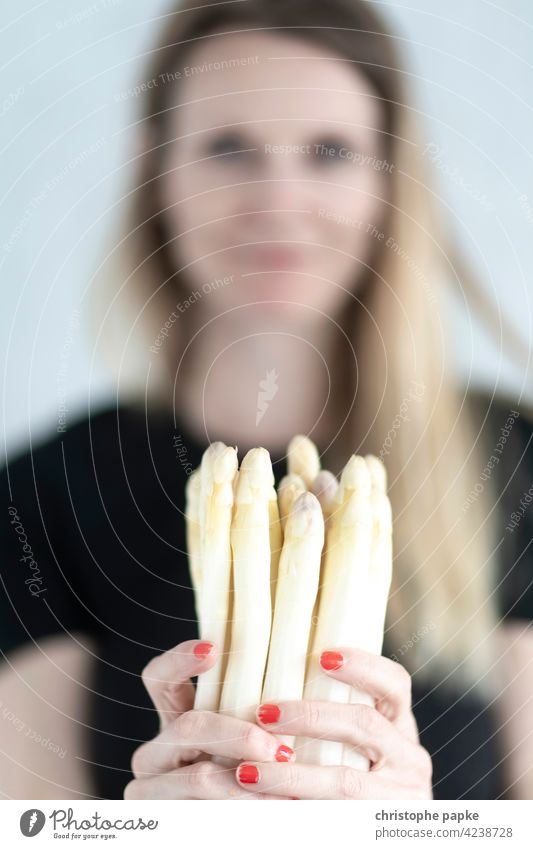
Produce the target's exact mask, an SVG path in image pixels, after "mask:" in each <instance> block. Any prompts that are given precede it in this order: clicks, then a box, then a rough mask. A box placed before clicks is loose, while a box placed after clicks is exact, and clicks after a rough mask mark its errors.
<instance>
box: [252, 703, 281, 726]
mask: <svg viewBox="0 0 533 849" xmlns="http://www.w3.org/2000/svg"><path fill="white" fill-rule="evenodd" d="M280 715H281V711H280V709H279V707H278V706H277V705H259V707H258V708H257V716H258V718H259V720H260V721H261V722H262V723H263V724H264V725H270V723H272V722H277V721H278V719H279V718H280Z"/></svg>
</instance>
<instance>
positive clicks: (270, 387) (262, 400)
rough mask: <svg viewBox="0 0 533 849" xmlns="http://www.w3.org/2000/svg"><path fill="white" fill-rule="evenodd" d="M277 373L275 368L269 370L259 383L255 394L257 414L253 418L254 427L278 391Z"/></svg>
mask: <svg viewBox="0 0 533 849" xmlns="http://www.w3.org/2000/svg"><path fill="white" fill-rule="evenodd" d="M277 380H278V373H277V371H276V369H275V368H273V369H270V370H269V371H267V373H266V377H265V378H264V379H263V380H260V381H259V392H258V393H257V413H256V416H255V426H256V427H257V425H258V424H259V422H260V421H261V419H262V418H263V416H264V415H265V413H266V411H267V410H268V405H269V403H270V401H272V399H273V397H274V395H275V394H276V392H277V391H278V389H279V386H278V384H277Z"/></svg>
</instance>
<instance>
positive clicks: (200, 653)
mask: <svg viewBox="0 0 533 849" xmlns="http://www.w3.org/2000/svg"><path fill="white" fill-rule="evenodd" d="M212 648H213V643H198V644H197V645H196V646H195V647H194V654H195V656H196V657H197V658H198V659H199V660H205V659H206V657H207V656H208V655H209V654H210V653H211V650H212Z"/></svg>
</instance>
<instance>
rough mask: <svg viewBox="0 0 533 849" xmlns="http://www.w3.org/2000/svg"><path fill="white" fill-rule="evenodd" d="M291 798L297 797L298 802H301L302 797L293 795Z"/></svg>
mask: <svg viewBox="0 0 533 849" xmlns="http://www.w3.org/2000/svg"><path fill="white" fill-rule="evenodd" d="M291 799H296V801H297V802H300V801H301V799H300V797H299V796H291Z"/></svg>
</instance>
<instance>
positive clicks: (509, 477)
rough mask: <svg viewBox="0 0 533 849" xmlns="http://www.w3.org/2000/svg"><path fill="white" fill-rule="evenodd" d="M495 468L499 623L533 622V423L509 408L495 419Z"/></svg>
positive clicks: (524, 412)
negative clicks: (496, 449) (512, 621)
mask: <svg viewBox="0 0 533 849" xmlns="http://www.w3.org/2000/svg"><path fill="white" fill-rule="evenodd" d="M494 438H495V439H497V440H499V446H500V449H501V450H500V453H499V454H496V456H499V457H500V462H499V463H498V465H497V478H496V479H497V485H498V515H499V534H498V538H499V539H500V540H501V547H500V574H499V579H500V581H501V584H500V587H499V609H500V616H501V618H502V619H526V620H532V619H533V421H532V418H531V414H530V411H529V410H528V409H525V408H522V407H520V406H518V407H517V406H513V405H512V404H509V405H508V406H507V407H506V409H505V410H502V411H501V413H500V416H499V422H498V427H497V429H496V432H495V434H494Z"/></svg>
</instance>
